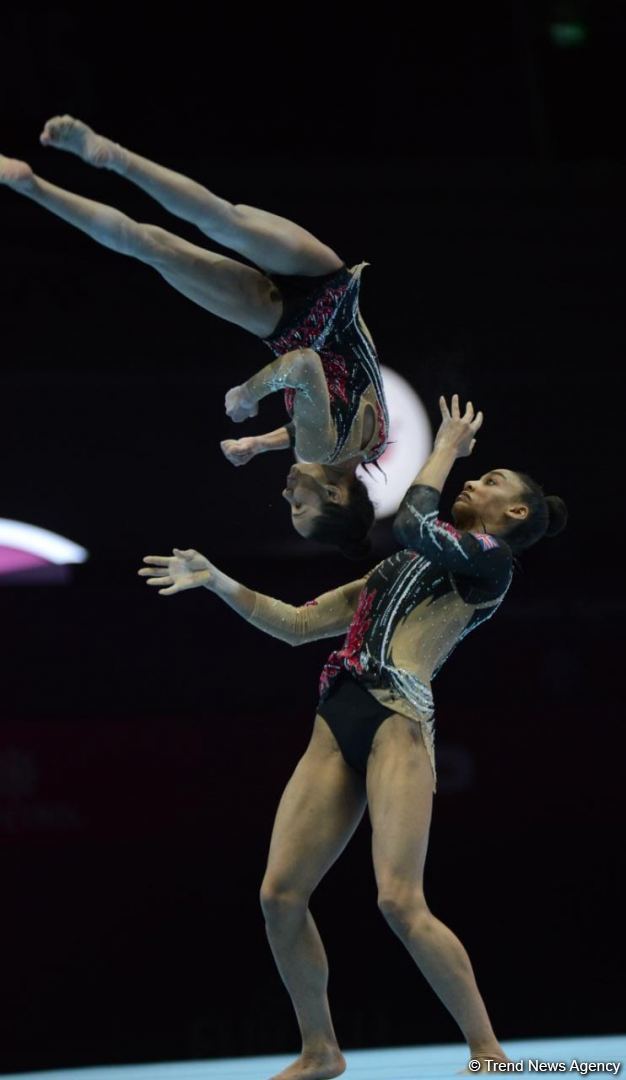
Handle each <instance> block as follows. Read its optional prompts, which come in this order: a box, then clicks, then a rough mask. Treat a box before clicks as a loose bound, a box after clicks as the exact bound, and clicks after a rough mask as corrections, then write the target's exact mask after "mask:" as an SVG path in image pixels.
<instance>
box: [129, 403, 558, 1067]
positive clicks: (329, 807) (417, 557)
mask: <svg viewBox="0 0 626 1080" xmlns="http://www.w3.org/2000/svg"><path fill="white" fill-rule="evenodd" d="M440 406H441V412H442V423H441V426H440V428H439V431H438V433H437V437H436V439H435V445H434V449H433V452H432V454H431V456H430V458H429V459H428V461H427V462H426V464H425V465H424V467H423V468H422V469H421V470H420V472H419V474H418V476H417V478H416V480H415V482H414V484H413V486H412V487H410V488H409V490H408V492H407V494H406V496H405V498H404V500H403V503H402V505H401V507H400V510H399V512H398V514H397V517H396V519H395V522H394V532H395V536H396V538H397V540H398V541H399V543H400V544H402V545H403V548H402V550H401V551H398V552H396V554H394V555H392V556H391V557H390V558H387V559H385V560H384V561H383V562H382V563H380V564H379V565H378V566H377V567H375V569H374V570H373V571H371V572H370V574H369V575H367V576H366V577H363V578H361V579H359V580H358V581H353V582H351V583H350V584H348V585H344V586H343V587H342V588H339V589H334V590H333V591H332V592H328V593H325V594H324V595H323V596H320V597H318V599H317V600H315V601H313V603H312V604H307V605H305V606H303V607H300V608H296V607H292V606H291V605H289V604H284V603H282V602H280V601H279V600H274V599H272V598H270V597H267V596H262V595H260V594H259V593H256V592H253V591H251V590H250V589H247V588H245V587H244V586H243V585H240V584H239V583H238V582H236V581H233V580H231V579H230V578H228V577H226V575H225V574H223V573H222V572H221V571H220V570H218V569H217V568H216V567H214V566H213V565H212V564H211V563H210V562H209V561H208V559H206V558H205V557H204V556H203V555H200V554H199V553H198V552H197V551H193V550H189V551H180V550H178V549H174V555H173V556H156V555H150V556H147V557H146V558H145V559H144V562H145V563H147V564H149V565H148V566H147V567H144V568H143V569H141V570H140V571H139V573H140V575H142V576H143V577H146V578H147V584H148V585H153V586H156V587H157V588H158V589H159V592H160V593H161V594H162V595H164V596H170V595H173V594H175V593H177V592H181V591H182V590H184V589H191V588H196V587H198V586H204V587H205V588H207V589H209V590H210V591H211V592H214V593H215V594H216V595H217V596H219V597H220V598H221V599H222V600H224V601H225V602H226V603H227V604H228V605H229V606H230V607H231V608H233V609H234V610H235V611H236V612H237V613H238V614H240V615H242V616H243V617H244V618H245V619H247V620H248V621H249V622H251V623H252V624H253V625H254V626H257V627H258V628H259V629H261V630H264V631H265V632H266V633H268V634H272V635H274V636H275V637H278V638H280V639H281V640H283V641H286V642H288V643H289V644H291V645H299V644H302V643H304V642H306V641H315V640H317V639H319V638H324V637H332V636H334V635H336V634H341V633H344V632H345V631H346V630H347V637H346V639H345V641H344V644H343V646H342V648H340V649H338V650H336V651H335V652H333V653H332V654H331V656H330V658H329V660H328V662H327V664H326V666H325V667H324V670H323V672H322V678H321V684H320V690H321V694H320V703H319V706H318V711H317V716H316V718H315V723H314V726H313V733H312V737H311V741H310V743H309V746H308V748H307V750H306V752H305V754H304V755H303V757H302V758H301V760H300V762H299V764H298V765H297V767H296V770H295V772H294V774H293V776H292V778H291V780H290V781H289V783H288V785H287V788H286V790H285V792H284V794H283V797H282V799H281V801H280V805H279V808H278V812H277V815H276V821H275V824H274V830H273V834H272V840H271V845H270V852H269V859H268V865H267V871H266V874H265V878H264V881H263V886H262V889H261V903H262V907H263V911H264V914H265V921H266V928H267V934H268V938H269V942H270V945H271V948H272V951H273V954H274V957H275V960H276V964H277V966H278V969H279V971H280V974H281V977H282V979H283V981H284V983H285V986H286V988H287V990H288V992H289V994H290V997H291V1000H292V1003H293V1006H294V1009H295V1012H296V1015H297V1018H298V1023H299V1026H300V1031H301V1035H302V1052H301V1055H300V1057H299V1058H298V1059H297V1061H295V1062H294V1063H293V1065H291V1066H290V1067H289V1068H287V1069H285V1070H284V1071H283V1072H281V1073H280V1080H325V1078H330V1077H335V1076H339V1075H340V1073H342V1072H343V1071H344V1069H345V1060H344V1058H343V1055H342V1053H341V1051H340V1048H339V1045H338V1042H337V1038H336V1035H335V1032H334V1028H333V1024H332V1020H331V1015H330V1011H329V1005H328V998H327V982H328V965H327V961H326V955H325V952H324V948H323V945H322V942H321V939H320V936H319V933H318V931H317V928H316V926H315V923H314V921H313V918H312V915H311V913H310V911H309V907H308V904H309V898H310V896H311V894H312V893H313V891H314V889H315V888H316V886H317V885H318V884H319V882H320V881H321V879H322V878H323V876H324V875H325V874H326V872H327V871H328V869H329V868H330V866H332V864H333V863H334V862H335V860H336V859H337V858H338V856H339V855H340V854H341V852H342V851H343V849H344V847H345V846H346V844H347V843H348V841H349V839H350V837H351V836H352V834H353V833H354V831H355V829H356V827H357V825H358V823H359V821H360V820H361V817H362V816H363V813H364V810H365V807H366V805H367V806H368V807H369V814H370V819H371V824H372V833H373V841H372V845H373V846H372V850H373V862H374V870H375V874H376V880H377V884H378V894H379V901H378V902H379V906H380V909H381V911H382V913H383V915H384V916H385V918H386V919H387V921H388V923H389V925H390V926H391V928H392V929H393V930H394V932H395V933H396V934H397V935H398V937H399V938H400V940H401V941H402V942H403V943H404V944H405V946H406V948H407V949H408V951H409V953H410V954H411V956H412V957H413V959H414V960H415V962H416V963H417V965H418V966H419V968H420V970H421V971H422V974H423V975H424V977H425V978H426V979H427V980H428V982H429V983H430V985H431V986H432V988H433V990H434V991H435V992H436V993H437V994H438V996H439V997H440V999H441V1001H442V1002H443V1003H444V1005H445V1006H446V1007H447V1008H448V1010H449V1011H450V1013H451V1014H452V1016H453V1017H454V1019H455V1020H456V1022H457V1023H458V1025H459V1027H460V1029H461V1031H462V1032H463V1035H464V1037H465V1039H466V1040H467V1043H468V1046H469V1049H470V1052H471V1056H472V1058H475V1059H478V1060H479V1061H480V1062H482V1064H483V1066H485V1067H486V1063H487V1061H488V1059H491V1060H495V1061H507V1058H506V1055H505V1053H504V1051H503V1049H502V1047H501V1046H500V1044H499V1042H498V1040H497V1038H496V1036H495V1034H494V1031H493V1028H492V1026H491V1023H490V1020H489V1016H488V1014H487V1010H486V1008H485V1005H484V1003H483V1000H482V998H481V996H480V993H479V990H478V987H477V985H476V980H475V978H474V974H473V971H472V967H471V964H470V961H469V958H468V956H467V953H466V951H465V949H464V947H463V945H462V944H461V942H460V941H459V940H458V938H457V937H456V936H455V935H454V934H453V933H452V931H451V930H449V929H448V928H447V927H446V926H444V925H443V923H442V922H440V921H439V919H437V918H436V917H435V916H434V915H433V914H432V913H431V911H430V910H429V908H428V905H427V903H426V900H425V898H424V891H423V870H424V862H425V858H426V850H427V845H428V834H429V828H430V818H431V806H432V796H433V791H434V790H435V786H436V779H435V776H436V774H435V757H434V726H433V700H432V696H431V689H430V684H431V680H432V678H433V677H434V675H435V674H436V673H437V671H438V670H439V669H440V667H441V665H442V664H443V663H444V661H445V659H446V658H447V657H448V655H449V654H450V652H451V651H452V649H453V648H454V647H455V645H456V644H457V643H458V642H459V641H460V640H461V639H462V638H463V637H465V635H466V634H468V633H469V632H470V630H473V629H474V628H475V627H477V626H479V625H480V624H481V623H482V622H484V621H485V619H488V618H490V616H492V615H493V614H494V612H495V611H496V610H497V608H498V606H499V605H500V603H501V601H502V600H503V598H504V596H505V593H506V591H507V589H508V587H509V584H510V581H511V572H512V556H513V554H514V553H515V552H519V551H521V550H523V549H524V548H527V547H529V546H530V545H531V544H534V543H535V542H536V541H537V540H539V539H541V537H542V536H545V535H548V536H551V535H554V534H555V533H557V532H558V531H560V529H561V528H563V526H564V525H565V521H566V517H567V514H566V510H565V505H564V503H563V502H562V500H561V499H559V498H557V497H554V496H548V497H545V496H544V494H543V492H542V490H541V488H540V487H539V485H538V484H536V483H535V481H533V480H531V479H530V477H527V476H525V475H524V474H521V473H518V472H513V471H511V470H509V469H494V470H492V471H490V472H488V473H487V474H486V475H484V476H482V477H481V478H480V479H479V480H472V481H468V482H467V483H466V484H465V485H464V487H463V490H462V491H461V493H460V494H459V495H458V496H457V498H456V500H455V502H454V506H453V511H452V516H453V519H454V525H450V524H448V523H446V522H444V521H440V520H439V518H438V505H439V498H440V493H441V490H442V488H443V485H444V483H445V481H446V479H447V477H448V474H449V472H450V470H451V468H452V465H453V464H454V462H455V460H456V459H457V458H459V457H466V456H468V455H469V454H470V453H471V451H472V449H473V446H474V443H475V436H476V432H477V431H478V429H479V427H480V425H481V423H482V415H481V414H480V413H478V414H477V415H476V416H474V411H473V408H472V406H471V404H468V405H467V408H466V410H465V413H464V415H463V416H461V414H460V409H459V402H458V398H457V397H456V395H455V397H453V399H452V411H451V413H450V411H449V410H448V407H447V405H446V402H445V401H444V399H443V398H442V399H441V401H440ZM275 1080H277V1078H275Z"/></svg>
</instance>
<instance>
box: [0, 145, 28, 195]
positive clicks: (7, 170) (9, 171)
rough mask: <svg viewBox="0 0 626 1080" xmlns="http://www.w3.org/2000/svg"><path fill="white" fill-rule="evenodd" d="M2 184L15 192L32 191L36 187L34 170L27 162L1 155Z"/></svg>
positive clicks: (0, 182) (0, 177)
mask: <svg viewBox="0 0 626 1080" xmlns="http://www.w3.org/2000/svg"><path fill="white" fill-rule="evenodd" d="M0 184H6V185H7V187H12V188H14V189H15V191H24V192H28V191H32V189H33V188H34V186H35V177H34V175H33V170H32V169H31V167H30V165H27V164H26V162H25V161H18V160H17V159H16V158H8V157H3V155H2V154H0Z"/></svg>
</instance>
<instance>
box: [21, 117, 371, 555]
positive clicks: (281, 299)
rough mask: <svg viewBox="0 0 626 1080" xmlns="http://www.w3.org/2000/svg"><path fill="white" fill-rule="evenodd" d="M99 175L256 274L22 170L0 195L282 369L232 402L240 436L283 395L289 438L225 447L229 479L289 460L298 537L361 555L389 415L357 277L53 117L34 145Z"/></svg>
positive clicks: (320, 251) (299, 232) (276, 434)
mask: <svg viewBox="0 0 626 1080" xmlns="http://www.w3.org/2000/svg"><path fill="white" fill-rule="evenodd" d="M40 141H41V143H42V144H43V145H44V146H48V147H54V148H56V149H59V150H66V151H69V152H70V153H73V154H76V155H77V156H78V157H80V158H81V159H82V160H83V161H85V162H87V163H88V164H91V165H94V166H96V167H97V168H104V169H109V170H112V171H113V172H116V173H118V174H119V175H120V176H123V177H125V178H126V179H127V180H130V181H131V182H132V183H134V184H136V185H137V186H138V187H140V188H141V189H142V190H143V191H145V192H147V194H148V195H151V196H152V197H153V198H154V199H156V200H157V201H158V202H159V203H161V205H162V206H164V207H165V208H166V209H167V210H168V211H170V212H171V213H172V214H174V215H176V216H177V217H179V218H182V219H183V220H185V221H188V222H191V223H192V224H193V225H195V226H196V227H197V228H198V229H199V230H200V231H201V232H202V233H204V235H205V236H208V237H210V238H211V239H212V240H214V241H216V242H217V243H218V244H220V245H222V246H223V247H225V248H229V249H231V250H233V251H235V252H237V253H238V254H239V255H242V256H243V257H244V258H246V259H248V260H249V262H251V263H254V266H249V265H246V264H245V263H242V262H240V261H239V260H237V259H232V258H229V257H228V256H226V255H222V254H216V253H215V252H213V251H209V250H207V249H206V248H204V247H199V246H198V245H196V244H191V243H189V242H188V241H187V240H183V239H181V238H180V237H179V236H176V235H175V234H174V233H171V232H168V231H167V230H166V229H162V228H159V227H158V226H155V225H149V224H140V223H138V222H136V221H133V220H132V219H131V218H129V217H127V216H126V215H125V214H123V213H121V212H120V211H118V210H116V209H114V208H113V207H110V206H106V205H103V204H102V203H98V202H94V201H93V200H91V199H86V198H83V197H82V196H80V195H75V194H72V193H71V192H68V191H64V190H63V189H62V188H59V187H57V186H55V185H54V184H50V183H48V181H46V180H43V179H41V178H40V177H39V176H36V175H35V174H34V173H33V171H32V169H31V168H30V166H29V165H27V164H26V162H23V161H17V160H15V159H10V158H6V157H3V156H1V155H0V182H2V183H4V184H6V185H8V186H9V187H12V188H13V189H14V190H15V191H18V192H20V193H21V194H22V195H25V196H27V197H28V198H30V199H32V200H33V201H34V202H36V203H38V204H39V205H40V206H43V207H45V208H46V209H47V210H50V211H51V212H52V213H53V214H56V215H57V217H60V218H62V219H63V220H64V221H67V222H69V223H70V224H71V225H74V226H75V227H76V228H78V229H80V230H81V231H82V232H84V233H86V234H87V235H88V236H90V237H92V239H94V240H96V241H97V242H98V243H100V244H103V245H104V246H105V247H107V248H110V249H112V250H113V251H117V252H119V253H120V254H123V255H130V256H132V257H134V258H136V259H139V260H140V261H141V262H144V263H147V264H148V266H151V267H153V268H154V269H155V270H157V271H158V273H159V274H160V275H161V276H162V277H163V278H164V279H165V281H167V282H168V283H169V284H170V285H172V286H173V287H174V288H175V289H177V290H178V291H179V292H181V293H182V294H183V295H184V296H186V297H188V298H189V299H190V300H193V301H194V302H195V303H196V304H199V305H200V306H201V307H203V308H205V310H207V311H210V312H212V313H213V314H214V315H218V316H219V317H220V318H222V319H226V320H227V321H228V322H232V323H235V324H236V325H238V326H241V327H243V328H244V329H245V330H248V331H249V332H250V333H252V334H254V335H255V336H257V337H258V338H260V339H262V340H263V342H264V343H265V344H266V345H267V346H268V347H269V348H270V349H271V351H272V352H273V353H274V356H275V357H276V359H275V360H274V361H273V362H272V363H270V364H268V365H267V366H266V367H264V368H263V369H262V370H261V371H259V372H257V374H255V375H254V376H252V378H250V379H248V380H247V382H245V383H244V384H243V385H241V386H236V387H233V388H232V389H231V390H229V391H228V393H227V394H226V401H225V405H226V413H227V415H228V416H229V417H230V418H231V419H232V420H233V421H234V422H236V423H239V422H241V421H242V420H245V419H247V418H248V417H251V416H255V415H256V414H257V411H258V403H259V401H261V400H262V399H263V398H264V397H266V396H267V395H268V394H270V393H274V392H276V391H278V390H281V391H284V392H285V403H286V406H287V411H288V413H289V414H290V416H291V420H290V422H289V423H288V424H286V425H284V426H283V427H281V428H278V429H277V430H276V431H272V432H268V433H267V434H265V435H255V436H249V437H246V438H243V439H225V440H224V441H223V442H222V443H221V448H222V451H223V453H224V454H225V456H226V458H227V459H228V461H230V462H231V463H232V464H233V465H239V466H241V465H245V464H246V463H247V462H248V461H250V460H251V458H252V457H254V456H255V455H257V454H260V453H265V452H267V451H273V450H283V449H289V448H290V447H293V448H294V449H295V452H296V455H297V457H298V459H299V466H298V468H297V469H296V470H295V471H294V470H292V471H291V473H290V479H288V482H287V485H286V489H285V495H286V497H287V498H288V500H289V501H290V503H291V507H292V510H291V516H292V522H293V526H294V528H295V529H296V531H297V532H298V533H300V535H302V536H305V537H312V538H314V539H316V540H319V541H321V542H322V543H330V544H333V545H335V546H337V547H339V548H340V549H341V550H342V551H344V553H345V554H347V555H349V556H358V555H359V554H362V553H363V552H364V551H366V550H367V547H368V544H367V540H366V537H367V534H368V532H369V530H370V528H371V526H372V524H373V522H374V508H373V506H372V503H371V501H370V499H369V497H368V494H367V490H366V487H365V485H364V484H363V482H362V481H361V480H360V479H359V478H358V477H357V475H356V470H357V467H358V466H359V465H360V464H362V463H368V462H375V461H376V459H377V458H378V457H380V456H381V454H382V453H383V452H384V450H385V447H386V445H387V432H388V424H389V420H388V414H387V408H386V404H385V397H384V392H383V385H382V379H381V374H380V368H379V363H378V358H377V354H376V349H375V347H374V343H373V341H372V338H371V335H370V333H369V331H368V329H367V326H366V325H365V323H364V321H363V318H362V316H361V313H360V311H359V287H360V278H361V273H362V271H363V268H364V267H365V266H366V265H367V263H360V264H359V265H357V266H354V267H352V268H351V269H348V267H347V266H346V265H345V264H344V263H343V262H342V260H341V259H340V258H339V256H338V255H336V254H335V252H334V251H332V250H331V248H329V247H327V246H326V245H325V244H323V243H322V242H321V241H320V240H317V239H316V238H315V237H314V236H313V235H312V234H311V233H309V232H307V231H306V230H305V229H303V228H301V227H300V226H299V225H296V224H294V223H293V222H291V221H288V220H286V219H285V218H282V217H279V216H277V215H276V214H272V213H269V212H267V211H265V210H259V209H257V208H255V207H252V206H244V205H233V204H231V203H230V202H227V201H226V200H225V199H222V198H220V197H219V196H217V195H214V194H213V193H212V192H210V191H208V190H207V188H205V187H203V186H202V185H201V184H198V183H196V182H195V181H193V180H190V179H188V178H187V177H185V176H182V175H181V174H179V173H176V172H173V171H172V170H170V169H167V168H164V167H163V166H161V165H157V164H155V163H154V162H152V161H149V160H147V159H146V158H143V157H140V156H139V155H138V154H135V153H133V152H132V151H130V150H127V149H125V148H124V147H122V146H120V145H118V144H117V143H114V142H112V141H111V140H110V139H107V138H104V137H103V136H101V135H98V134H96V133H95V132H94V131H92V130H91V128H89V127H87V125H86V124H84V123H82V121H80V120H75V119H73V118H72V117H71V116H56V117H53V118H52V119H51V120H48V121H47V123H46V124H45V126H44V129H43V131H42V133H41V136H40Z"/></svg>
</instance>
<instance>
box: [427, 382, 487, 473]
mask: <svg viewBox="0 0 626 1080" xmlns="http://www.w3.org/2000/svg"><path fill="white" fill-rule="evenodd" d="M451 404H452V410H450V409H448V405H447V402H446V399H445V398H444V397H443V396H442V397H440V398H439V408H440V409H441V425H440V427H439V431H438V432H437V435H436V437H435V450H440V449H451V450H453V451H454V453H455V455H456V457H458V458H460V457H469V455H470V454H471V452H472V450H473V449H474V447H475V445H476V439H475V435H476V432H477V431H478V429H479V428H480V426H481V424H482V422H483V414H482V413H481V412H478V413H476V414H474V406H473V405H472V403H471V401H468V403H467V405H466V406H465V412H464V413H463V416H461V410H460V408H459V395H458V394H454V395H453V397H452V403H451Z"/></svg>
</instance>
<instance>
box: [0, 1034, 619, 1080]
mask: <svg viewBox="0 0 626 1080" xmlns="http://www.w3.org/2000/svg"><path fill="white" fill-rule="evenodd" d="M503 1045H504V1049H505V1050H506V1052H507V1054H508V1055H509V1057H510V1058H511V1059H512V1061H513V1062H515V1063H519V1062H520V1061H521V1062H523V1065H524V1070H523V1072H524V1075H532V1076H534V1075H537V1076H541V1075H545V1073H547V1072H550V1073H554V1072H556V1073H557V1075H558V1074H561V1075H563V1074H565V1075H567V1076H573V1077H578V1076H592V1075H593V1076H595V1075H597V1074H601V1075H604V1076H616V1075H620V1074H621V1073H622V1071H623V1067H624V1065H625V1064H626V1035H599V1036H598V1035H594V1036H589V1037H577V1038H573V1039H525V1040H523V1041H521V1040H517V1041H512V1042H505V1043H504V1044H503ZM345 1056H346V1060H347V1062H348V1069H347V1072H346V1073H344V1076H345V1077H346V1080H348V1078H349V1077H354V1080H429V1078H430V1077H433V1080H437V1078H439V1077H448V1076H456V1075H458V1072H459V1070H462V1069H463V1068H464V1067H465V1065H466V1063H467V1055H466V1050H465V1047H464V1046H462V1045H461V1044H459V1043H453V1044H450V1045H447V1046H415V1047H412V1046H405V1047H400V1048H397V1049H387V1050H347V1051H346V1053H345ZM293 1059H294V1054H291V1055H287V1054H281V1055H280V1056H272V1057H255V1058H222V1059H221V1060H219V1061H218V1060H211V1061H181V1062H168V1063H167V1064H165V1063H164V1064H152V1065H117V1066H107V1067H102V1068H92V1069H62V1070H55V1071H53V1072H33V1073H14V1074H12V1076H5V1077H4V1078H3V1080H29V1078H32V1080H153V1078H154V1080H268V1078H269V1077H271V1076H273V1075H274V1074H275V1073H277V1072H279V1071H280V1070H281V1069H284V1068H285V1066H286V1065H288V1064H289V1062H290V1061H293ZM539 1063H544V1068H540V1066H539ZM547 1063H552V1068H549V1067H547ZM559 1063H562V1066H561V1068H559ZM592 1063H593V1064H592ZM600 1063H603V1064H600ZM604 1063H609V1068H607V1067H606V1064H604ZM588 1066H590V1067H588ZM594 1066H595V1067H594ZM521 1071H522V1070H521V1069H520V1067H519V1064H517V1067H516V1068H515V1070H513V1069H512V1067H511V1066H509V1069H508V1070H507V1072H506V1073H501V1072H493V1073H491V1075H493V1076H500V1075H510V1073H511V1072H512V1073H513V1074H514V1075H515V1074H517V1075H519V1073H520V1072H521Z"/></svg>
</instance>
